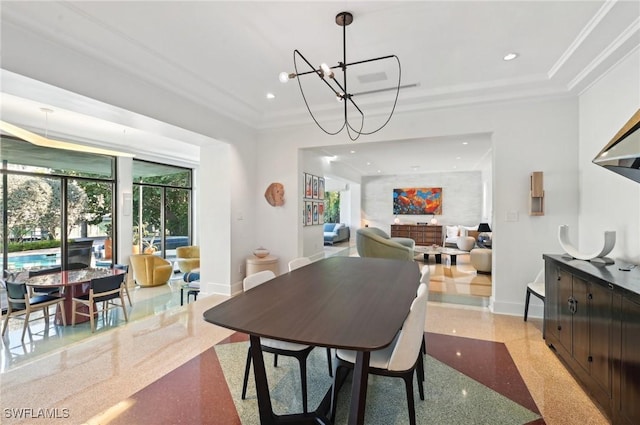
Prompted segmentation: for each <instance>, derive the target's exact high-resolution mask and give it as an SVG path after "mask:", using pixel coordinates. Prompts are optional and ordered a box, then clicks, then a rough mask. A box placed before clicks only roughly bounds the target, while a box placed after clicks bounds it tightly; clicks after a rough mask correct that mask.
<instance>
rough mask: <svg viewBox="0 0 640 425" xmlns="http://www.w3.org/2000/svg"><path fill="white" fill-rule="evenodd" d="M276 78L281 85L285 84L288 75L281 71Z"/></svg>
mask: <svg viewBox="0 0 640 425" xmlns="http://www.w3.org/2000/svg"><path fill="white" fill-rule="evenodd" d="M278 78H279V79H280V82H281V83H286V82H287V81H289V74H288V73H287V72H285V71H282V72H281V73H280V75H279V76H278Z"/></svg>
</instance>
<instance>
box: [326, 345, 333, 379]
mask: <svg viewBox="0 0 640 425" xmlns="http://www.w3.org/2000/svg"><path fill="white" fill-rule="evenodd" d="M327 363H328V364H329V376H331V377H333V366H331V348H329V347H327Z"/></svg>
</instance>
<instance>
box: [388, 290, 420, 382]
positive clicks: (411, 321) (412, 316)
mask: <svg viewBox="0 0 640 425" xmlns="http://www.w3.org/2000/svg"><path fill="white" fill-rule="evenodd" d="M428 293H429V291H428V290H427V285H426V284H424V283H421V284H420V286H419V287H418V293H417V296H416V298H415V299H414V300H413V303H411V310H410V311H409V315H408V316H407V318H406V319H405V320H404V324H403V325H402V329H401V330H400V332H399V333H398V336H397V340H396V345H395V348H394V349H393V353H391V357H390V358H389V366H388V368H387V369H388V370H408V369H410V368H411V367H412V366H413V365H414V363H415V362H416V359H417V358H418V352H419V351H420V349H421V347H422V341H423V338H424V322H425V318H426V315H427V296H428Z"/></svg>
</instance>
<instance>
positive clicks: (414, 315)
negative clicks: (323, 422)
mask: <svg viewBox="0 0 640 425" xmlns="http://www.w3.org/2000/svg"><path fill="white" fill-rule="evenodd" d="M427 294H428V290H427V285H426V284H423V283H421V284H420V286H419V287H418V292H417V296H416V298H415V299H414V300H413V303H411V309H410V310H409V315H408V316H407V318H406V319H405V321H404V324H403V325H402V329H400V331H399V332H398V334H397V335H396V337H395V339H394V340H393V342H392V343H391V344H389V346H388V347H386V348H384V349H382V350H376V351H372V352H371V357H370V358H369V373H370V374H373V375H382V376H390V377H399V378H402V379H403V380H404V383H405V389H406V393H407V405H408V410H409V423H410V424H411V425H415V424H416V412H415V404H414V400H413V373H414V371H416V370H417V374H416V375H417V379H418V391H419V393H420V399H421V400H424V388H423V380H422V379H421V378H420V376H421V375H422V376H423V375H424V370H423V368H424V366H423V363H422V352H421V349H420V347H421V345H422V341H424V339H423V335H424V322H425V318H426V313H427ZM356 354H357V352H356V351H351V350H341V349H339V350H337V351H336V366H335V369H334V371H333V376H334V377H333V387H332V390H331V393H332V394H331V419H332V421H335V414H336V406H337V401H338V392H337V391H336V388H337V381H338V377H339V376H340V373H339V371H340V369H341V368H349V369H353V367H354V365H355V362H356Z"/></svg>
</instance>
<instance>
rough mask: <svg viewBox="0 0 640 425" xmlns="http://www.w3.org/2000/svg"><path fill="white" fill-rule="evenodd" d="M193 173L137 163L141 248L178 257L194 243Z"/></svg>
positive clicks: (136, 210) (136, 226) (137, 230)
mask: <svg viewBox="0 0 640 425" xmlns="http://www.w3.org/2000/svg"><path fill="white" fill-rule="evenodd" d="M192 174H193V173H192V170H190V169H188V168H182V167H176V166H172V165H166V164H157V163H153V162H148V161H141V160H134V161H133V182H134V184H133V187H134V190H133V211H134V218H133V230H134V236H133V240H134V243H135V244H136V245H137V249H136V248H134V252H135V251H136V250H137V251H141V252H145V253H155V254H158V255H161V256H163V257H164V258H174V257H175V249H176V248H177V247H179V246H186V245H191V244H192V240H193V238H192V234H191V227H192V226H191V221H192V207H191V204H192V179H193V178H192Z"/></svg>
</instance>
